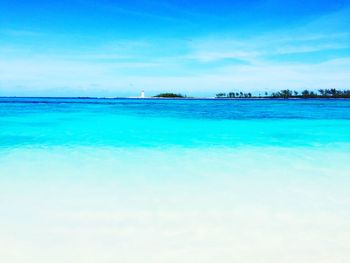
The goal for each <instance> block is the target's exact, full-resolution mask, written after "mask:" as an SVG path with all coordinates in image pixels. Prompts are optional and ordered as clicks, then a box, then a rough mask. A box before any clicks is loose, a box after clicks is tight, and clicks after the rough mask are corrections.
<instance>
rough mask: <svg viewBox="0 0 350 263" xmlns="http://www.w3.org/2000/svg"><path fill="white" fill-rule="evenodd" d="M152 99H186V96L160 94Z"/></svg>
mask: <svg viewBox="0 0 350 263" xmlns="http://www.w3.org/2000/svg"><path fill="white" fill-rule="evenodd" d="M154 98H186V96H185V95H182V94H175V93H160V94H158V95H156V96H154Z"/></svg>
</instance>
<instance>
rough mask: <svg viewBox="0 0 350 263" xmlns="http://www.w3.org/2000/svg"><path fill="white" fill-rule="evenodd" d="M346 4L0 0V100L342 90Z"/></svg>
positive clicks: (338, 0) (348, 37)
mask: <svg viewBox="0 0 350 263" xmlns="http://www.w3.org/2000/svg"><path fill="white" fill-rule="evenodd" d="M349 25H350V0H332V1H330V0H327V1H326V0H309V1H297V0H284V1H282V0H280V1H277V0H255V1H254V0H253V1H247V0H245V1H243V0H240V1H228V0H216V1H212V0H211V1H209V0H192V1H186V0H157V1H156V0H147V1H146V0H129V1H124V0H119V1H112V0H99V1H97V0H69V1H68V0H60V1H54V0H52V1H45V0H26V1H23V0H0V96H99V97H104V96H106V97H109V96H138V95H139V93H140V91H141V90H145V93H146V96H147V95H155V94H156V93H159V92H176V93H183V94H187V95H189V96H213V95H215V94H216V93H218V92H229V91H250V92H253V93H260V92H265V91H267V92H271V91H275V90H280V89H295V90H302V89H306V88H307V89H315V90H316V89H320V88H337V89H350V26H349Z"/></svg>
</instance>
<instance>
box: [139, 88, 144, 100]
mask: <svg viewBox="0 0 350 263" xmlns="http://www.w3.org/2000/svg"><path fill="white" fill-rule="evenodd" d="M140 98H141V99H143V98H145V91H144V90H142V91H141V95H140Z"/></svg>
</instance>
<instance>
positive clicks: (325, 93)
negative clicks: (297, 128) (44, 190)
mask: <svg viewBox="0 0 350 263" xmlns="http://www.w3.org/2000/svg"><path fill="white" fill-rule="evenodd" d="M216 98H218V99H227V98H277V99H292V98H303V99H309V98H330V99H331V98H350V90H337V89H320V90H318V91H309V90H303V91H302V92H298V91H295V90H294V91H293V90H289V89H286V90H281V91H278V92H272V93H270V94H269V93H268V92H265V93H264V94H263V95H261V94H259V95H258V96H253V95H252V93H243V92H229V93H218V94H216Z"/></svg>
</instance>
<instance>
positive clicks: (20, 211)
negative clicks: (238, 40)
mask: <svg viewBox="0 0 350 263" xmlns="http://www.w3.org/2000/svg"><path fill="white" fill-rule="evenodd" d="M349 171H350V100H152V99H147V100H140V99H75V98H69V99H55V98H40V99H39V98H15V99H14V98H0V187H1V192H0V215H1V216H0V232H1V235H0V255H2V258H4V259H5V261H6V262H212V261H214V260H215V261H218V262H318V263H319V262H332V263H333V262H349V261H350V252H349V251H350V223H349V222H350V192H349V190H348V189H350V172H349ZM18 251H21V253H18ZM146 259H147V260H146Z"/></svg>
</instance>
